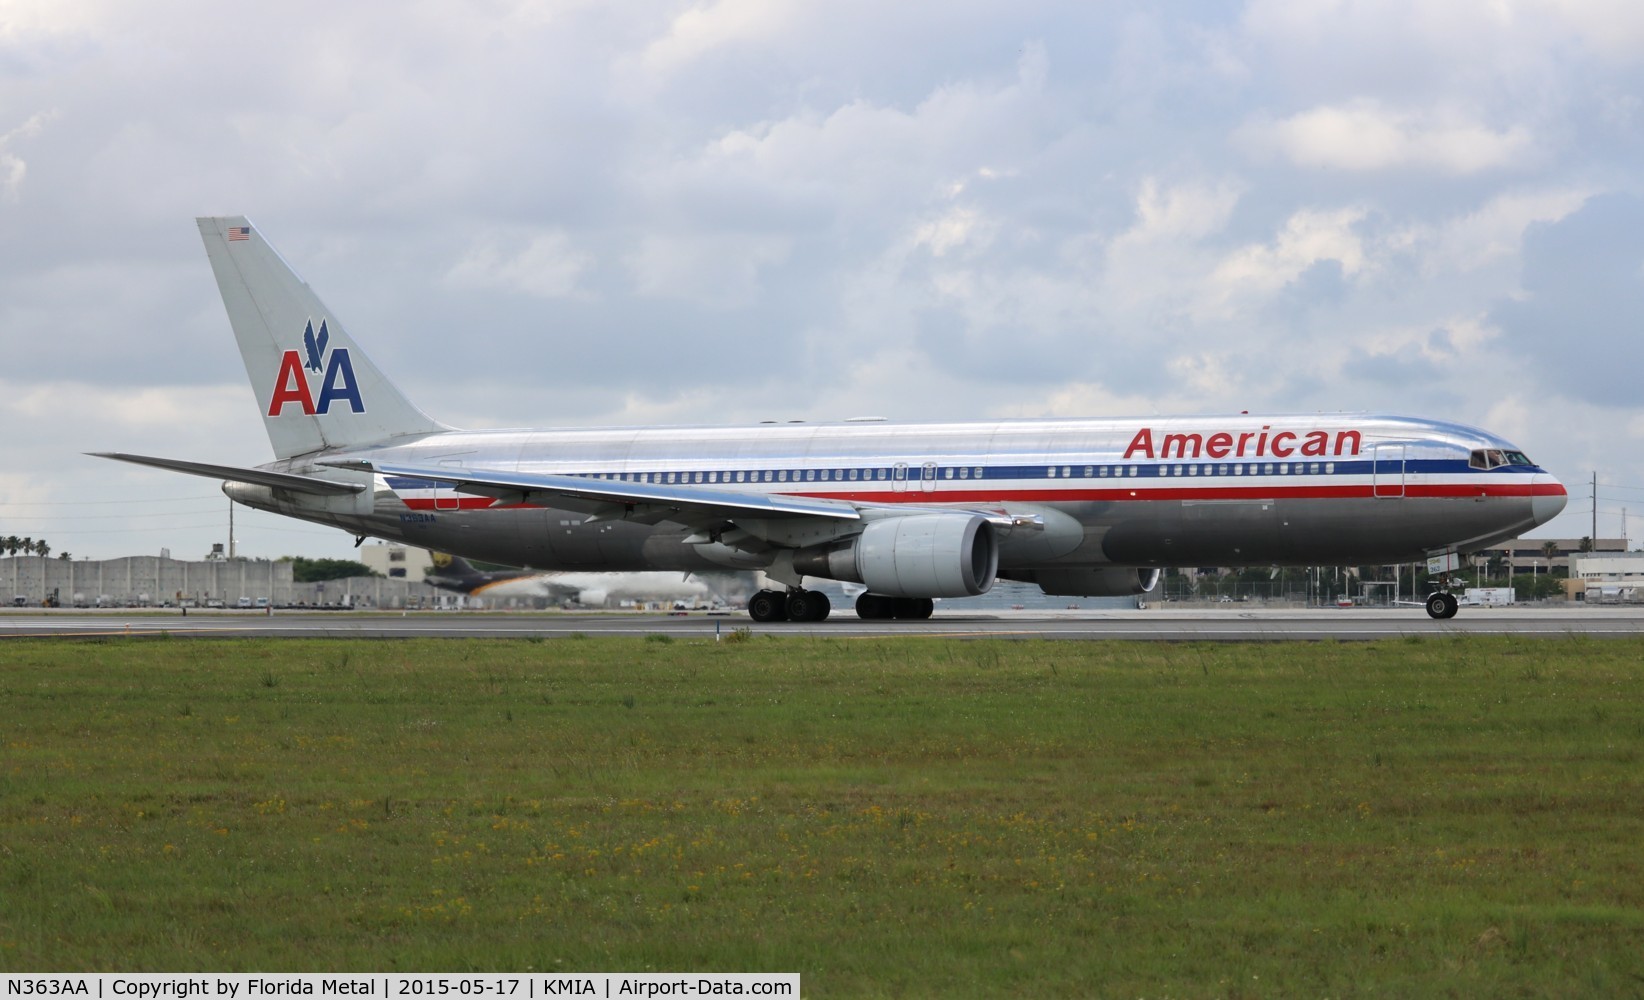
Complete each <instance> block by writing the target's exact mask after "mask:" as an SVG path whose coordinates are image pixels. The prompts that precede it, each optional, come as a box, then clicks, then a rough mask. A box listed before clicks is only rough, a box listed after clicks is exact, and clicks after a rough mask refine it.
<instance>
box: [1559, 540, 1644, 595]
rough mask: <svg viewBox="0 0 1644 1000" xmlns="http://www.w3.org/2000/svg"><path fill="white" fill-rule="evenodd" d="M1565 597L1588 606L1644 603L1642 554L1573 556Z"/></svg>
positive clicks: (1643, 556)
mask: <svg viewBox="0 0 1644 1000" xmlns="http://www.w3.org/2000/svg"><path fill="white" fill-rule="evenodd" d="M1564 591H1565V594H1566V595H1567V596H1568V597H1570V599H1572V600H1577V601H1586V602H1587V603H1588V604H1638V603H1644V552H1605V553H1593V554H1582V555H1577V556H1574V557H1573V558H1572V559H1571V561H1570V579H1568V580H1566V581H1564Z"/></svg>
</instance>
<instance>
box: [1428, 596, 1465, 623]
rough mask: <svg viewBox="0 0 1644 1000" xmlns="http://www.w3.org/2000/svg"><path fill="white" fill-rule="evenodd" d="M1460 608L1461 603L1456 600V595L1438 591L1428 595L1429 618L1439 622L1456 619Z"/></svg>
mask: <svg viewBox="0 0 1644 1000" xmlns="http://www.w3.org/2000/svg"><path fill="white" fill-rule="evenodd" d="M1460 607H1461V602H1460V601H1457V600H1456V595H1454V594H1446V593H1444V592H1443V591H1436V592H1434V593H1431V594H1428V595H1427V617H1429V618H1432V619H1435V620H1437V621H1444V620H1446V619H1450V618H1454V617H1455V616H1456V611H1457V610H1458V609H1459V608H1460Z"/></svg>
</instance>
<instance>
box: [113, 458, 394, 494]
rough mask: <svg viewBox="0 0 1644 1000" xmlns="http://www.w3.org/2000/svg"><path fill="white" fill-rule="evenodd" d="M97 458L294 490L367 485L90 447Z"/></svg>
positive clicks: (336, 490)
mask: <svg viewBox="0 0 1644 1000" xmlns="http://www.w3.org/2000/svg"><path fill="white" fill-rule="evenodd" d="M86 454H88V455H91V456H92V457H94V458H112V459H115V460H116V461H120V462H133V463H135V464H137V465H151V466H153V467H154V468H156V469H168V470H170V471H172V472H186V473H188V474H189V475H191V476H204V477H206V478H207V479H226V480H228V481H230V482H235V483H252V484H254V485H256V486H268V487H271V488H273V489H278V490H290V491H291V492H293V493H311V494H313V495H315V496H322V497H329V496H343V495H346V494H350V493H360V492H362V491H364V490H365V487H364V486H363V485H361V484H359V483H339V482H334V481H332V480H330V479H320V478H317V477H315V476H298V475H294V474H292V473H289V472H270V471H268V470H266V469H242V468H239V467H237V466H233V465H208V464H206V463H204V462H184V461H182V460H181V459H176V458H152V457H150V456H148V455H127V454H124V453H122V452H117V451H88V452H86Z"/></svg>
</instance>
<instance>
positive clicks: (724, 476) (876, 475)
mask: <svg viewBox="0 0 1644 1000" xmlns="http://www.w3.org/2000/svg"><path fill="white" fill-rule="evenodd" d="M1075 468H1076V467H1075V466H1071V465H1061V466H1056V465H1052V466H1049V467H1048V468H1047V470H1046V474H1047V475H1048V476H1049V477H1050V478H1051V479H1057V478H1063V479H1072V478H1073V476H1074V471H1075ZM1158 469H1159V475H1160V476H1163V477H1167V478H1168V477H1170V476H1273V475H1279V476H1288V475H1297V476H1300V475H1314V476H1316V475H1318V474H1319V473H1320V472H1321V471H1322V472H1323V473H1325V474H1326V475H1329V474H1332V473H1334V472H1335V471H1336V463H1335V462H1323V463H1320V462H1266V463H1260V462H1234V463H1232V464H1231V465H1229V464H1227V463H1225V462H1224V463H1221V464H1219V465H1217V464H1211V463H1208V462H1207V463H1204V464H1189V465H1161V466H1159V467H1158ZM910 471H911V475H910V474H909V473H910ZM922 472H923V470H921V469H917V468H915V469H911V470H910V469H909V468H908V467H906V466H898V467H897V468H895V469H894V470H892V469H803V470H801V469H795V470H792V476H791V477H790V475H789V470H787V469H763V470H754V471H752V472H747V471H741V472H717V471H715V472H595V473H591V474H589V476H588V478H590V479H606V480H612V481H615V482H623V483H661V484H677V483H685V484H691V483H703V484H710V485H712V484H719V483H787V482H795V483H801V482H803V483H814V482H823V483H828V482H839V483H844V482H864V481H866V482H883V481H886V480H889V479H893V478H894V479H895V480H897V481H898V482H900V481H903V480H906V479H917V478H919V476H920V475H921V473H922ZM893 473H894V475H893ZM942 473H943V475H942V477H943V478H944V479H956V478H957V479H971V478H975V479H981V478H982V469H981V467H980V466H976V467H972V466H964V467H961V468H958V469H954V468H952V467H949V468H946V469H943V470H942ZM1140 474H1141V470H1140V467H1139V466H1135V465H1112V466H1109V465H1087V466H1085V467H1084V478H1086V479H1108V478H1115V479H1119V478H1125V477H1129V478H1132V479H1134V478H1136V477H1137V476H1138V475H1140Z"/></svg>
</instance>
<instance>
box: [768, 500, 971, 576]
mask: <svg viewBox="0 0 1644 1000" xmlns="http://www.w3.org/2000/svg"><path fill="white" fill-rule="evenodd" d="M793 565H794V569H795V570H797V571H798V572H800V573H803V574H804V575H806V576H820V577H825V578H827V579H830V580H846V581H849V582H851V583H861V584H866V585H867V588H868V590H869V591H871V592H873V593H875V594H882V595H884V596H886V597H975V596H976V595H977V594H985V593H987V591H988V588H990V587H992V586H993V579H994V576H995V575H996V574H997V573H998V571H999V542H998V539H997V538H996V536H995V535H994V533H993V525H991V524H989V523H988V522H987V519H986V518H984V517H982V516H981V515H980V514H962V513H959V512H954V513H951V514H908V515H905V516H902V517H887V518H884V519H882V520H878V521H874V522H872V523H870V524H869V525H868V526H867V527H866V528H864V529H862V533H861V534H859V535H856V536H854V537H852V538H850V539H847V540H845V541H843V542H837V543H834V544H832V545H823V546H816V547H814V548H809V549H804V550H802V551H800V552H799V553H798V554H796V555H795V556H794V561H793Z"/></svg>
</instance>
